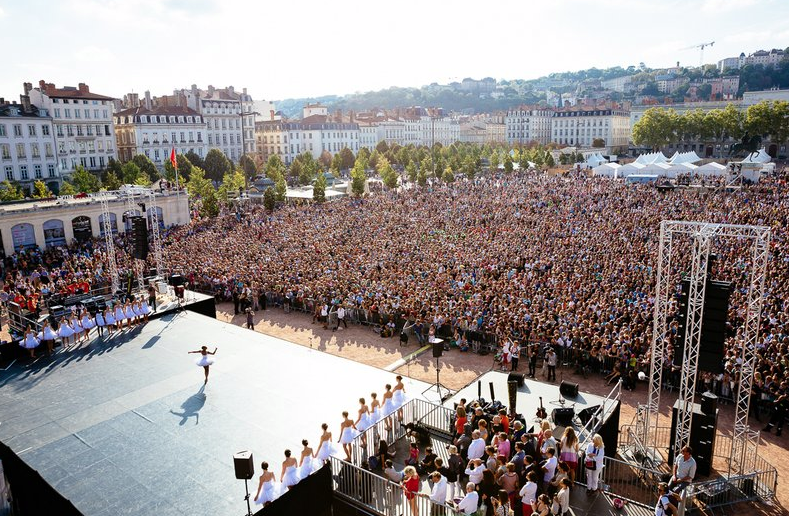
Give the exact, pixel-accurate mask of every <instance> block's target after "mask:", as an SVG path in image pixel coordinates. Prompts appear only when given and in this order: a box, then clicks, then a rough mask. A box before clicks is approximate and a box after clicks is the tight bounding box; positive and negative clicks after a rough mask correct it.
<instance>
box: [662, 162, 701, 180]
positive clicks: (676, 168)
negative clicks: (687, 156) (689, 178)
mask: <svg viewBox="0 0 789 516" xmlns="http://www.w3.org/2000/svg"><path fill="white" fill-rule="evenodd" d="M698 168H699V167H697V166H696V165H694V164H693V163H672V164H671V166H670V167H669V168H667V169H666V172H665V176H666V177H668V178H669V179H674V178H675V177H677V176H678V175H680V174H688V173H690V174H692V173H694V172H695V171H696V170H697V169H698Z"/></svg>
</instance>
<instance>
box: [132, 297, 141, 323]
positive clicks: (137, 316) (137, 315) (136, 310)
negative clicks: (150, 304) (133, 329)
mask: <svg viewBox="0 0 789 516" xmlns="http://www.w3.org/2000/svg"><path fill="white" fill-rule="evenodd" d="M131 309H132V313H133V314H134V323H135V324H139V323H141V322H142V308H140V302H139V301H135V302H134V303H132V305H131Z"/></svg>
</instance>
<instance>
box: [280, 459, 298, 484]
mask: <svg viewBox="0 0 789 516" xmlns="http://www.w3.org/2000/svg"><path fill="white" fill-rule="evenodd" d="M299 480H301V479H300V478H299V472H298V469H297V468H296V459H295V458H294V457H291V456H290V450H285V460H284V461H282V474H281V475H280V482H282V487H283V488H284V489H290V488H291V487H293V486H295V485H296V484H298V483H299Z"/></svg>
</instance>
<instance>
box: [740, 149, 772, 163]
mask: <svg viewBox="0 0 789 516" xmlns="http://www.w3.org/2000/svg"><path fill="white" fill-rule="evenodd" d="M771 159H772V158H771V157H770V155H769V154H767V152H765V150H764V147H762V148H761V149H759V152H752V153H750V154H748V156H747V157H746V158H745V159H744V160H742V162H743V163H768V162H769V161H770V160H771Z"/></svg>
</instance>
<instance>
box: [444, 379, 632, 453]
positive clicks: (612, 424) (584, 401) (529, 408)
mask: <svg viewBox="0 0 789 516" xmlns="http://www.w3.org/2000/svg"><path fill="white" fill-rule="evenodd" d="M524 376H525V375H524ZM508 377H509V373H508V372H504V371H489V372H487V373H485V374H484V375H482V376H480V377H479V378H478V379H477V380H475V381H474V382H472V383H470V384H468V385H467V386H465V387H463V388H462V389H460V390H459V391H458V392H456V393H455V394H453V395H452V396H451V397H449V398H448V399H447V400H446V401H445V402H444V406H446V407H454V406H455V404H456V403H457V402H458V401H460V399H461V398H465V399H466V401H467V402H469V403H470V402H472V401H474V400H476V399H478V397H479V394H481V395H482V398H484V399H485V400H486V401H487V402H490V401H492V400H491V393H490V385H491V384H492V385H493V393H494V394H495V400H497V401H500V402H501V403H502V405H504V406H505V407H509V392H508V386H507V380H508ZM581 388H583V386H580V388H579V391H578V395H577V396H562V394H561V393H560V392H559V382H555V383H545V382H538V381H535V380H532V379H529V378H524V381H523V386H521V387H518V390H517V393H516V398H515V401H516V403H515V406H516V410H515V412H516V413H518V414H522V415H523V416H524V419H525V420H526V429H527V430H528V429H529V428H530V427H531V426H532V425H536V424H537V423H538V422H539V418H537V417H536V414H537V409H538V408H539V407H540V397H542V403H543V407H544V408H545V411H546V412H547V414H548V418H549V419H551V420H552V421H553V411H554V410H555V409H561V408H572V409H573V412H574V417H573V420H572V426H573V428H574V429H575V430H576V431H580V430H581V429H582V428H583V427H584V425H583V424H582V422H581V421H580V420H579V417H578V414H579V412H581V411H582V410H584V409H590V411H594V410H595V407H597V406H600V405H602V406H604V410H605V414H606V418H605V419H604V421H602V425H603V427H604V428H603V430H602V431H600V432H599V433H600V434H601V436H602V437H603V440H604V441H605V444H606V446H605V450H606V455H608V456H614V455H615V454H616V440H617V433H618V431H619V402H618V401H616V400H606V398H604V397H602V396H597V395H594V394H590V393H587V392H583V391H581V390H580V389H581ZM554 424H555V426H558V427H561V428H562V431H563V428H564V427H565V426H566V425H562V424H558V425H557V424H556V423H555V422H554ZM554 435H555V437H556V438H557V439H558V438H559V437H561V434H560V433H557V432H555V433H554ZM583 438H584V436H581V440H583Z"/></svg>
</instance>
